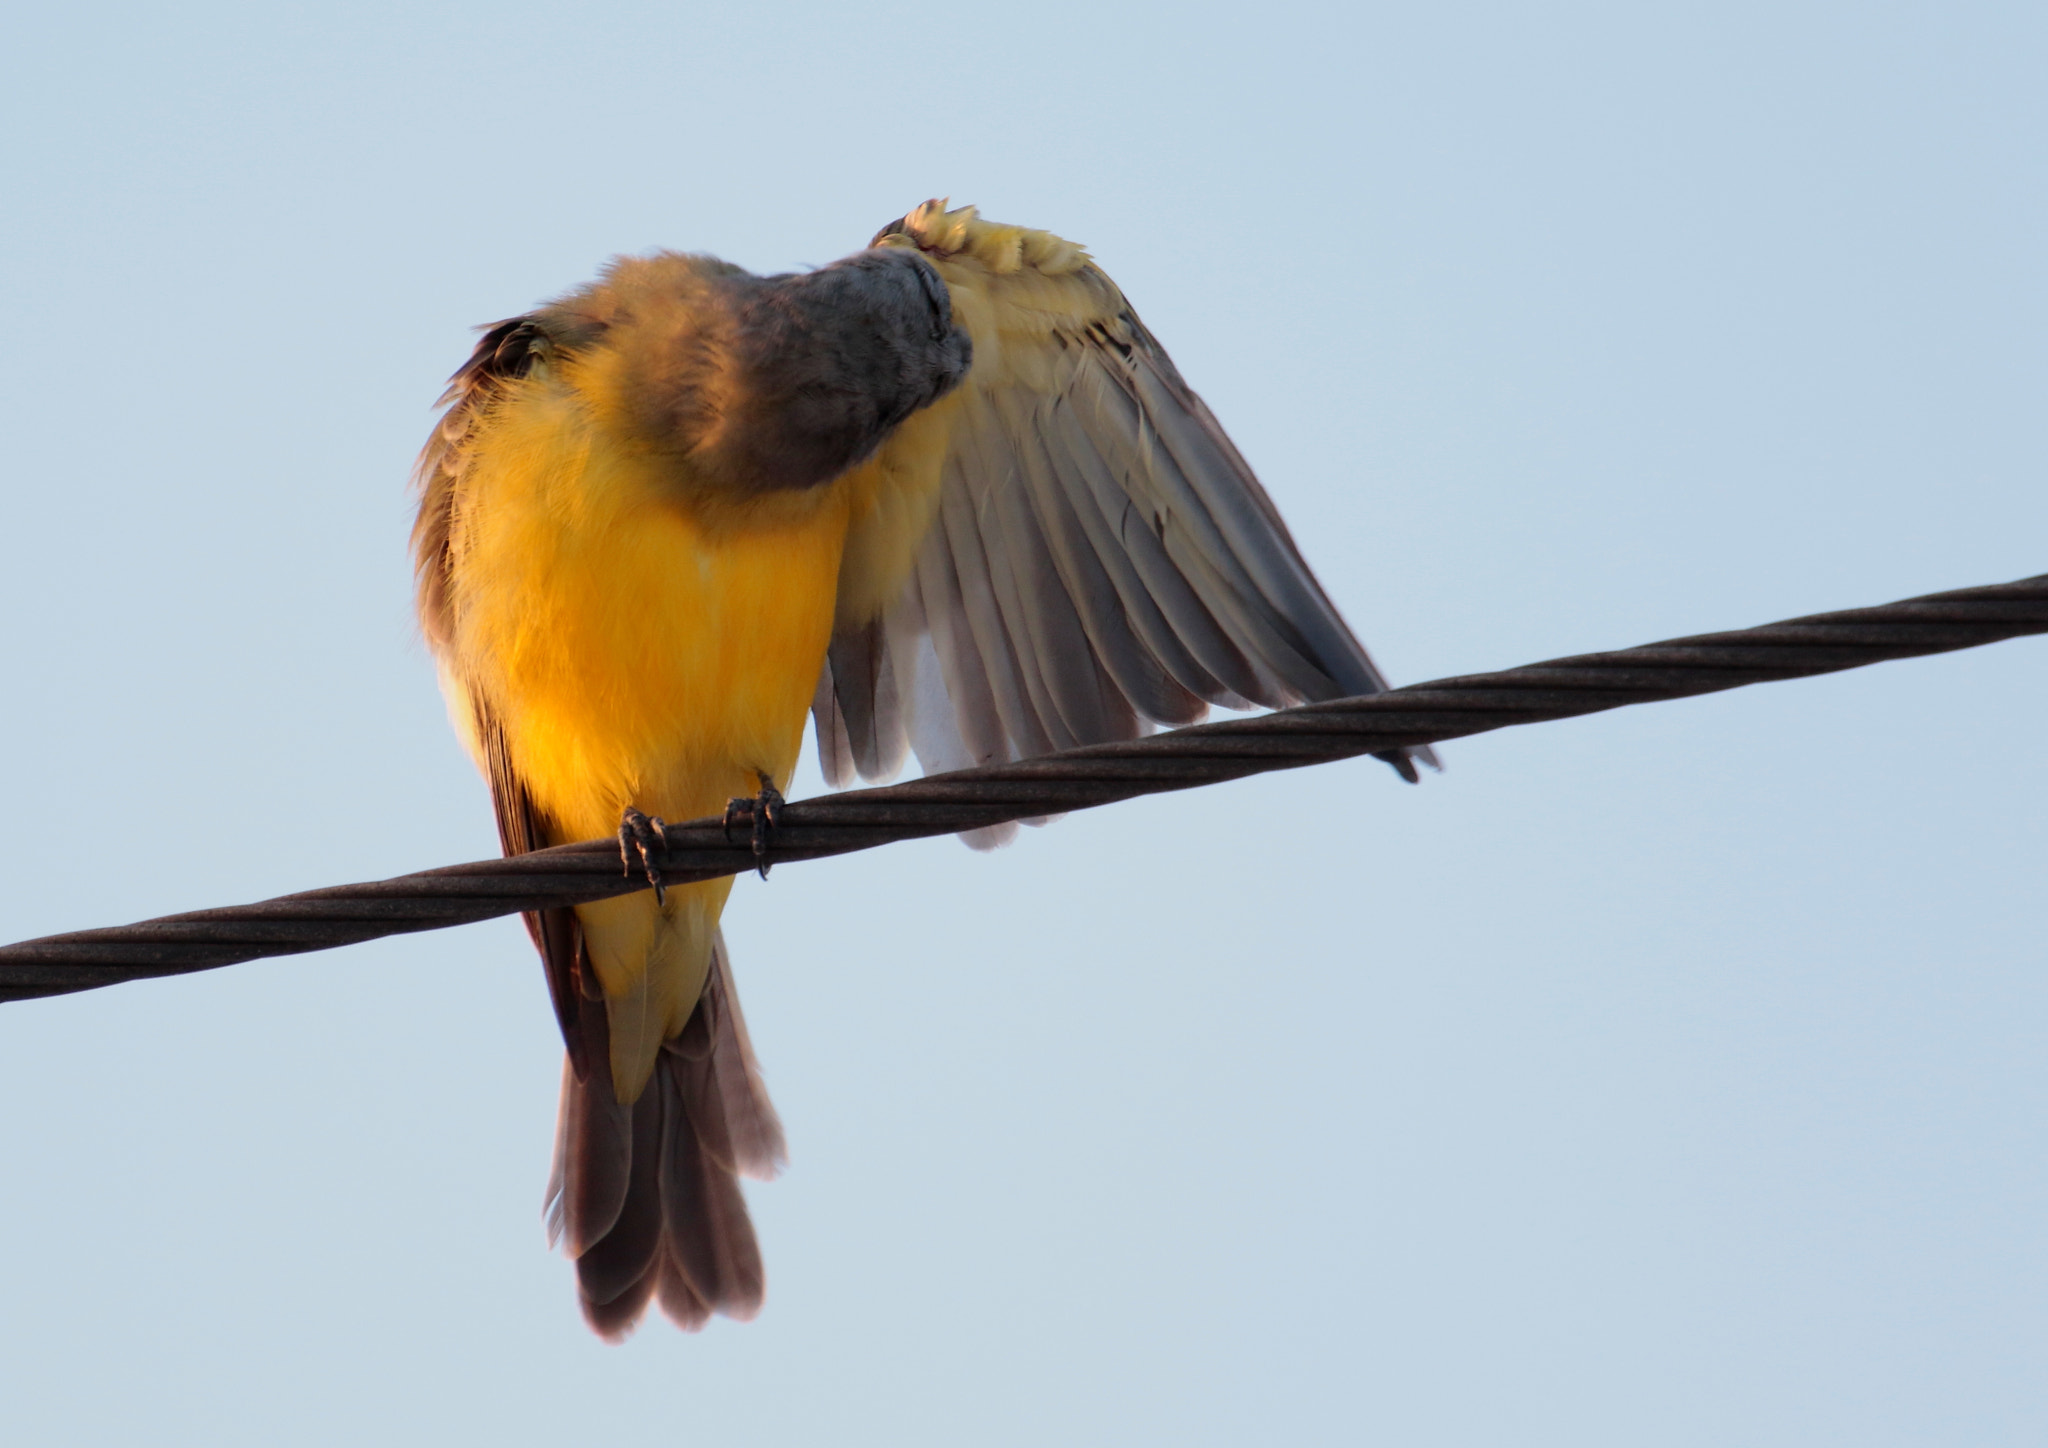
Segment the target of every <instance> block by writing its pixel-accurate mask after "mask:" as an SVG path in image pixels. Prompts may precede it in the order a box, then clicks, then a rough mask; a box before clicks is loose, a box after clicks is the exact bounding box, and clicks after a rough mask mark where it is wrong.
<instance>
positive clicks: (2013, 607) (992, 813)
mask: <svg viewBox="0 0 2048 1448" xmlns="http://www.w3.org/2000/svg"><path fill="white" fill-rule="evenodd" d="M2040 633H2048V574H2044V575H2040V576H2037V577H2033V578H2025V579H2021V580H2019V581H2018V582H2015V583H2003V584H1994V585H1991V586H1988V587H1983V588H1965V589H1960V590H1957V591H1956V592H1953V593H1936V594H1929V595H1927V596H1925V597H1922V598H1911V599H1906V600H1904V601H1902V602H1899V603H1890V604H1884V605H1882V606H1880V607H1877V608H1860V609H1852V610H1849V611H1847V612H1843V613H1826V614H1815V615H1813V616H1812V617H1808V618H1796V619H1789V620H1787V621H1786V622H1784V623H1774V624H1766V625H1764V626H1763V627H1761V628H1752V629H1741V630H1738V631H1736V632H1733V633H1720V634H1701V635H1698V636H1696V637H1692V638H1681V639H1670V640H1667V641H1666V642H1663V643H1655V644H1645V645H1643V646H1642V647H1640V648H1633V649H1622V650H1619V651H1617V652H1614V653H1603V654H1581V655H1578V656H1576V657H1572V658H1563V659H1552V660H1549V661H1547V662H1544V663H1538V664H1527V665H1524V666H1523V667H1521V668H1517V669H1504V670H1502V671H1501V672H1499V673H1493V674H1470V675H1466V676H1464V677H1461V678H1453V679H1437V680H1435V681H1433V682H1430V683H1426V684H1413V685H1410V686H1409V687H1407V688H1405V689H1393V690H1390V691H1388V692H1386V693H1383V694H1374V695H1371V696H1368V697H1364V698H1354V699H1336V700H1332V701H1331V702H1329V703H1324V704H1305V705H1302V706H1300V707H1299V708H1294V709H1283V710H1279V711H1277V712H1275V713H1271V714H1263V715H1259V716H1257V717H1254V718H1249V719H1231V720H1226V721H1224V722H1221V723H1216V724H1197V725H1194V726H1192V727H1190V728H1186V729H1176V730H1173V731H1171V732H1169V733H1164V734H1154V735H1150V736H1148V737H1146V738H1143V739H1135V740H1130V741H1127V742H1124V743H1117V744H1097V745H1091V746H1088V747H1086V748H1082V749H1070V750H1066V751H1064V752H1062V753H1059V754H1048V755H1044V756H1041V757H1039V758H1036V759H1026V760H1020V761H1017V762H1016V763H1012V764H997V765H986V766H983V767H981V768H979V769H962V770H957V771H954V772H953V773H950V774H939V775H933V776H930V777H929V778H925V779H917V780H912V781H910V782H908V783H906V784H898V785H892V786H889V787H887V788H880V789H861V790H851V791H847V792H845V793H841V794H831V795H823V796H820V797H818V798H815V799H807V800H797V801H793V802H791V803H790V804H788V805H786V806H784V808H783V811H782V816H781V822H780V824H779V825H778V827H777V828H776V830H775V832H774V835H773V839H772V841H771V843H770V846H769V851H768V855H767V859H768V861H769V862H771V863H773V864H783V863H788V862H794V861H798V860H815V859H822V858H824V857H826V856H828V855H843V854H847V853H849V852H851V851H854V850H867V849H873V848H874V847H875V846H877V845H885V844H890V843H892V842H894V841H897V840H911V839H920V838H923V837H925V836H928V835H942V834H951V833H953V832H955V831H959V830H970V829H978V828H980V827H982V826H986V825H994V824H1002V823H1004V822H1006V821H1009V820H1018V819H1029V818H1032V817H1035V816H1039V815H1046V814H1057V813H1060V812H1063V811H1067V810H1077V809H1091V808H1093V807H1095V806H1096V805H1103V804H1111V803H1114V802H1115V801H1117V800H1123V799H1131V798H1134V797H1136V796H1138V795H1144V794H1161V793H1165V792H1167V791H1170V790H1180V789H1192V788H1194V787H1196V786H1198V785H1204V784H1215V783H1218V782H1220V781H1222V780H1226V779H1241V778H1244V777H1245V776H1246V775H1252V774H1259V773H1263V772H1265V771H1268V770H1276V769H1295V768H1299V767H1301V766H1303V765H1308V764H1321V763H1324V762H1326V761H1329V760H1336V759H1351V758H1355V757H1357V756H1359V755H1364V754H1377V753H1382V752H1384V751H1387V750H1390V749H1398V748H1401V747H1402V746H1404V745H1417V744H1433V743H1437V742H1439V741H1441V740H1445V739H1457V738H1461V737H1463V736H1465V735H1470V734H1483V733H1486V732H1487V731H1489V730H1493V729H1505V728H1509V727H1512V726H1514V725H1519V724H1534V723H1538V722H1540V721H1542V720H1546V719H1565V718H1570V717H1573V716H1575V715H1579V714H1597V713H1600V712H1601V711H1603V710H1607V709H1619V708H1622V707H1624V706H1626V705H1630V704H1647V703H1651V702H1653V701H1655V700H1659V699H1682V698H1686V697H1689V696H1691V695H1695V694H1711V693H1715V692H1718V691H1720V690H1722V689H1734V688H1740V687H1741V686H1743V685H1745V684H1760V683H1766V682H1769V681H1772V680H1776V679H1798V678H1807V677H1810V676H1812V675H1816V674H1830V673H1836V672H1839V671H1841V670H1843V669H1854V668H1860V667H1862V666H1863V665H1865V664H1875V663H1881V662H1883V661H1884V660H1887V659H1902V658H1912V657H1915V656H1918V655H1923V654H1939V653H1948V652H1951V651H1953V650H1956V649H1967V648H1975V647H1977V646H1978V645H1980V644H1988V643H1996V642H1998V641H2000V640H2002V639H2009V638H2019V637H2022V636H2025V635H2029V634H2040ZM668 837H669V848H668V850H667V851H666V853H665V855H664V857H663V860H662V877H663V879H664V880H665V881H666V882H667V883H669V884H682V883H685V882H688V881H692V880H709V879H716V878H717V877H718V876H720V875H731V874H736V873H739V872H741V871H744V870H748V869H751V868H753V866H754V864H755V857H754V854H753V850H752V846H751V843H750V842H747V841H740V840H728V839H727V838H726V832H725V829H724V827H723V825H722V824H721V822H720V821H718V820H696V821H692V822H691V823H689V824H684V825H670V826H669V828H668ZM646 888H647V883H646V879H645V877H644V876H643V875H640V874H638V873H637V872H636V873H635V874H633V875H628V874H626V873H625V871H624V870H623V869H622V868H621V863H620V855H619V846H618V843H617V842H616V841H614V840H588V841H584V842H583V843H580V844H574V845H561V846H557V847H556V848H553V849H547V850H538V851H535V852H534V853H532V854H529V855H519V856H515V857H513V858H510V859H497V860H479V861H475V862H473V863H471V864H466V865H451V866H448V867H446V868H443V869H438V870H425V871H422V872H420V873H418V874H414V875H400V876H398V877H397V878H395V879H390V880H377V881H372V882H369V883H366V884H361V885H337V886H333V887H331V888H329V889H325V890H308V891H305V892H303V893H301V894H296V895H280V896H278V897H277V898H276V899H274V900H264V901H259V902H258V903H256V904H254V905H237V906H230V907H227V908H224V909H218V910H198V911H194V912H192V913H190V914H186V915H167V916H164V917H162V918H160V919H156V920H145V921H142V922H140V923H139V924H135V925H120V926H113V927H109V928H106V929H100V930H80V931H75V932H72V933H71V934H67V935H51V936H45V937H44V938H42V939H40V940H26V941H22V942H21V943H19V944H17V945H8V946H0V1001H8V1000H27V999H31V998H34V997H38V996H49V995H62V994H66V993H69V992H72V991H82V990H93V989H96V988H98V987H100V986H107V985H117V984H119V983H121V982H123V981H130V980H143V979H148V978H150V977H154V976H167V975H182V974H185V973H186V972H189V971H195V970H210V969H212V968H214V967H216V966H222V965H233V964H236V963H238V962H240V961H245V960H256V959H259V958H261V957H264V956H272V955H295V954H299V953H301V952H304V951H309V950H328V949H332V948H333V947H335V946H339V945H353V944H355V943H356V942H358V941H363V940H375V939H377V938H378V937H380V936H385V935H400V934H405V933H407V932H411V931H417V930H439V929H442V928H444V927H446V926H450V925H466V924H468V923H470V922H471V921H476V920H488V919H490V918H492V917H493V916H498V915H510V914H513V913H514V912H516V911H521V910H538V909H544V908H546V907H549V906H558V905H576V904H582V903H585V902H588V901H592V900H604V899H609V898H610V897H612V896H615V895H627V894H631V893H633V892H634V891H636V890H644V889H646Z"/></svg>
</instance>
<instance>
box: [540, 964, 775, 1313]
mask: <svg viewBox="0 0 2048 1448" xmlns="http://www.w3.org/2000/svg"><path fill="white" fill-rule="evenodd" d="M591 1005H592V1006H593V1007H594V1009H587V1010H586V1011H585V1016H586V1020H587V1018H588V1017H589V1016H591V1015H596V1016H600V1017H601V1016H602V1015H603V1011H604V1008H603V1004H602V1003H601V1002H593V1003H591ZM598 1029H599V1030H602V1025H601V1024H600V1025H599V1026H598ZM586 1055H587V1060H588V1061H589V1062H590V1069H589V1071H588V1073H587V1075H586V1076H585V1077H584V1078H582V1079H579V1078H578V1077H577V1075H576V1072H575V1070H574V1069H573V1068H568V1069H565V1070H564V1071H563V1074H562V1107H561V1118H560V1123H559V1125H558V1127H557V1129H556V1138H555V1167H554V1172H553V1175H552V1178H551V1180H550V1182H549V1187H548V1205H547V1215H548V1225H549V1232H548V1237H549V1241H550V1243H553V1242H556V1241H560V1242H561V1243H562V1245H563V1247H564V1249H565V1250H566V1251H567V1252H568V1254H569V1255H570V1256H571V1257H573V1258H575V1260H576V1281H577V1295H578V1296H579V1297H580V1298H581V1299H582V1305H583V1315H584V1318H585V1319H586V1320H587V1321H588V1322H589V1323H590V1325H591V1327H592V1328H594V1329H595V1330H596V1331H597V1332H598V1333H599V1334H600V1335H601V1336H603V1337H605V1338H607V1339H610V1340H612V1341H617V1340H618V1339H620V1338H623V1337H625V1336H626V1335H627V1334H628V1333H630V1332H631V1331H632V1330H633V1328H634V1327H635V1325H637V1323H638V1322H639V1320H640V1318H641V1316H642V1315H643V1314H644V1313H645V1312H646V1310H647V1307H648V1304H649V1303H650V1302H651V1301H656V1300H658V1301H659V1302H660V1304H661V1309H662V1311H663V1313H664V1314H666V1315H667V1316H668V1317H669V1319H670V1320H671V1321H673V1322H674V1323H675V1324H676V1325H677V1326H678V1327H681V1328H683V1329H685V1330H686V1331H695V1330H697V1329H698V1328H701V1327H702V1326H703V1325H704V1324H705V1323H706V1322H708V1321H709V1320H710V1318H711V1315H712V1314H713V1313H714V1312H722V1313H724V1314H725V1315H726V1316H728V1317H733V1318H738V1319H741V1320H745V1319H747V1318H751V1317H752V1316H754V1314H755V1313H757V1312H759V1311H760V1308H761V1302H762V1299H763V1297H764V1296H765V1292H766V1276H765V1274H764V1273H763V1271H762V1267H761V1250H760V1246H759V1244H758V1242H757V1241H756V1240H755V1237H754V1228H753V1224H752V1222H751V1221H750V1220H749V1219H748V1216H747V1204H746V1199H745V1197H744V1196H742V1195H741V1193H740V1188H739V1180H738V1178H739V1175H740V1174H742V1173H743V1174H745V1175H747V1176H752V1177H756V1178H758V1179H762V1180H766V1179H767V1178H769V1177H772V1176H773V1175H775V1173H776V1172H777V1171H778V1170H779V1169H780V1168H781V1166H782V1164H783V1162H784V1159H785V1148H784V1145H783V1136H782V1123H781V1121H780V1120H778V1119H777V1117H776V1114H775V1108H774V1106H773V1105H771V1104H770V1102H769V1100H768V1092H767V1088H766V1087H765V1085H764V1084H763V1083H762V1080H761V1071H760V1066H759V1064H758V1063H757V1062H756V1061H755V1059H754V1052H753V1046H752V1043H751V1042H750V1041H749V1039H748V1037H747V1027H746V1021H745V1018H744V1017H742V1016H741V1014H740V1009H739V997H738V995H737V994H736V993H735V991H734V989H733V983H732V967H731V964H730V962H729V960H728V959H727V956H726V951H725V942H724V940H723V938H722V937H721V938H717V939H715V940H714V945H713V952H712V966H711V971H710V973H709V975H708V977H707V979H706V981H705V986H704V994H703V995H702V997H700V998H699V1000H698V1002H697V1008H696V1010H695V1011H694V1012H693V1013H692V1014H691V1016H690V1020H689V1022H688V1024H687V1025H686V1026H685V1027H684V1029H683V1031H682V1034H680V1035H679V1036H677V1037H675V1038H674V1039H673V1040H670V1041H668V1042H665V1043H664V1044H663V1046H662V1048H661V1053H660V1056H659V1058H658V1059H657V1060H656V1062H655V1068H654V1076H653V1079H652V1080H651V1081H650V1082H649V1083H648V1088H647V1089H645V1090H643V1091H642V1092H641V1093H640V1097H639V1099H638V1100H637V1101H635V1102H634V1103H633V1104H632V1105H630V1106H621V1105H619V1104H618V1102H617V1100H616V1098H615V1097H614V1095H613V1092H612V1084H611V1076H610V1072H609V1070H608V1069H607V1068H606V1066H605V1064H604V1063H605V1062H606V1061H607V1060H608V1055H607V1053H606V1051H605V1050H604V1049H603V1047H602V1046H601V1045H593V1046H592V1048H591V1049H589V1050H588V1051H587V1053H586Z"/></svg>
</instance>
